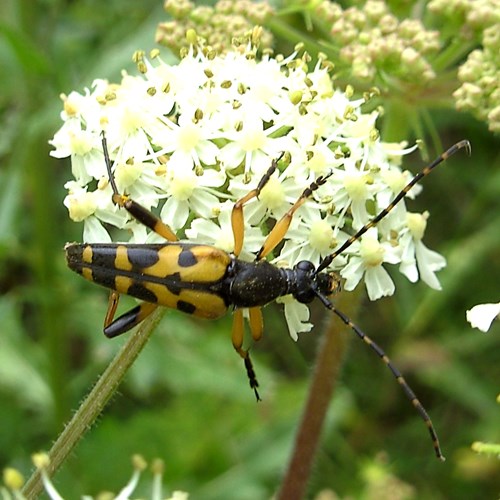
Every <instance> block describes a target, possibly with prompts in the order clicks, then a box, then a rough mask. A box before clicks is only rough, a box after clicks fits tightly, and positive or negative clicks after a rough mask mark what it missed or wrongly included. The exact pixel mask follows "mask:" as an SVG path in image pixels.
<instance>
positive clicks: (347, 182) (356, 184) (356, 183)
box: [344, 175, 366, 201]
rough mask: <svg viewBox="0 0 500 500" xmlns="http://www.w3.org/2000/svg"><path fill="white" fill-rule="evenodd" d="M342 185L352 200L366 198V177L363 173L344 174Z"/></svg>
mask: <svg viewBox="0 0 500 500" xmlns="http://www.w3.org/2000/svg"><path fill="white" fill-rule="evenodd" d="M344 187H345V189H346V191H347V194H348V195H349V197H350V198H351V199H352V200H354V201H359V200H364V199H366V178H365V176H364V175H346V176H345V178H344Z"/></svg>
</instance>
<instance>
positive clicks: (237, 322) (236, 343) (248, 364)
mask: <svg viewBox="0 0 500 500" xmlns="http://www.w3.org/2000/svg"><path fill="white" fill-rule="evenodd" d="M252 309H258V308H252ZM252 309H250V311H252ZM259 313H260V310H259ZM250 314H252V313H250ZM260 319H261V320H262V316H261V318H260ZM244 328H245V323H244V321H243V310H242V309H236V311H234V316H233V329H232V332H231V337H232V341H233V347H234V349H235V350H236V352H237V353H238V354H239V355H240V356H241V358H242V359H243V362H244V363H245V369H246V371H247V377H248V381H249V382H250V388H252V389H253V392H254V393H255V397H256V398H257V401H260V400H261V399H260V396H259V392H258V390H257V387H259V383H258V382H257V377H256V375H255V371H254V369H253V365H252V361H251V359H250V354H249V352H248V350H245V349H243V348H242V346H243V334H244ZM252 335H253V331H252ZM261 335H262V332H261Z"/></svg>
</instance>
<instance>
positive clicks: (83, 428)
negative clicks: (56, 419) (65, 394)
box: [23, 309, 163, 500]
mask: <svg viewBox="0 0 500 500" xmlns="http://www.w3.org/2000/svg"><path fill="white" fill-rule="evenodd" d="M162 312H163V310H162V309H157V310H156V311H155V312H154V313H153V314H152V315H151V316H150V317H149V318H147V319H146V320H145V321H144V322H143V323H142V324H141V325H140V326H139V328H137V330H135V331H134V332H133V333H132V334H131V335H130V338H129V339H128V340H127V342H126V343H125V344H124V345H123V347H122V348H121V349H120V351H119V352H118V354H117V355H116V356H115V358H114V359H113V360H112V361H111V363H110V364H109V365H108V367H107V368H106V370H105V371H104V373H103V374H102V375H101V377H100V378H99V380H98V381H97V383H96V385H95V386H94V388H93V389H92V390H91V391H90V393H89V394H88V396H87V397H86V398H85V400H84V401H83V402H82V404H81V405H80V408H79V409H78V411H77V412H76V413H75V414H74V416H73V418H72V419H71V420H70V421H69V423H68V424H67V425H66V427H65V428H64V430H63V431H62V433H61V434H60V435H59V437H58V438H57V440H56V442H55V443H54V445H53V446H52V448H51V450H50V451H49V459H50V464H49V466H48V467H47V473H48V475H49V476H53V475H54V474H55V473H56V472H57V471H58V470H59V468H60V467H61V465H62V464H63V463H64V462H65V460H66V459H67V457H68V456H69V454H70V453H71V452H72V451H73V450H74V448H75V447H76V445H77V444H78V442H79V441H80V439H82V438H83V436H84V435H85V433H86V432H87V431H88V430H89V429H90V427H91V426H92V424H93V423H94V422H95V420H96V419H97V417H98V416H99V414H100V413H101V411H102V410H103V409H104V407H105V406H106V403H107V402H108V401H109V399H110V398H111V396H112V395H113V394H114V392H115V390H116V388H117V387H118V385H119V384H120V382H121V381H122V380H123V378H124V377H125V375H126V373H127V371H128V369H129V368H130V367H131V366H132V364H133V362H134V361H135V359H136V358H137V356H138V355H139V353H140V352H141V351H142V349H143V347H144V346H145V345H146V343H147V341H148V340H149V337H150V336H151V334H152V332H153V330H154V328H155V326H156V324H157V323H158V321H159V320H160V318H161V315H162ZM42 488H43V485H42V478H41V474H40V471H39V470H35V471H34V472H33V474H32V475H31V477H30V478H29V479H28V481H27V482H26V484H25V486H24V488H23V494H24V495H25V497H26V498H27V499H30V500H31V499H34V498H36V497H37V495H38V494H39V493H40V492H41V491H42Z"/></svg>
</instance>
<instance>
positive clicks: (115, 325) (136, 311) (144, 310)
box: [104, 293, 158, 339]
mask: <svg viewBox="0 0 500 500" xmlns="http://www.w3.org/2000/svg"><path fill="white" fill-rule="evenodd" d="M111 295H113V293H112V294H111ZM117 295H118V294H117ZM110 304H111V302H110ZM117 304H118V302H117ZM157 307H158V306H157V305H156V304H152V303H151V302H142V303H141V304H139V305H138V306H137V307H134V308H133V309H131V310H130V311H127V312H126V313H125V314H122V315H121V316H120V317H119V318H117V319H115V320H114V321H113V317H112V316H111V317H110V316H109V313H110V310H109V309H108V314H107V315H106V320H109V321H111V322H110V323H108V324H105V326H104V335H106V337H108V338H110V339H111V338H113V337H117V336H118V335H121V334H122V333H125V332H128V331H129V330H130V329H132V328H134V326H136V325H138V324H139V323H141V322H142V321H144V320H145V319H146V318H147V317H148V316H149V315H150V314H151V313H152V312H153V311H154V310H155V309H156V308H157ZM115 310H116V307H115Z"/></svg>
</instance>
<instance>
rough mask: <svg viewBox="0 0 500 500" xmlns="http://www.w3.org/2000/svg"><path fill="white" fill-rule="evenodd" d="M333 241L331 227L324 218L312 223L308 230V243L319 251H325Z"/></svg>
mask: <svg viewBox="0 0 500 500" xmlns="http://www.w3.org/2000/svg"><path fill="white" fill-rule="evenodd" d="M332 242H333V229H332V228H331V226H330V225H329V224H328V222H326V221H325V220H323V219H322V220H317V221H315V222H313V223H312V225H311V230H310V232H309V244H310V245H311V246H312V247H313V248H314V249H315V250H317V251H318V252H320V253H327V252H328V251H329V250H330V248H331V245H332Z"/></svg>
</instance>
